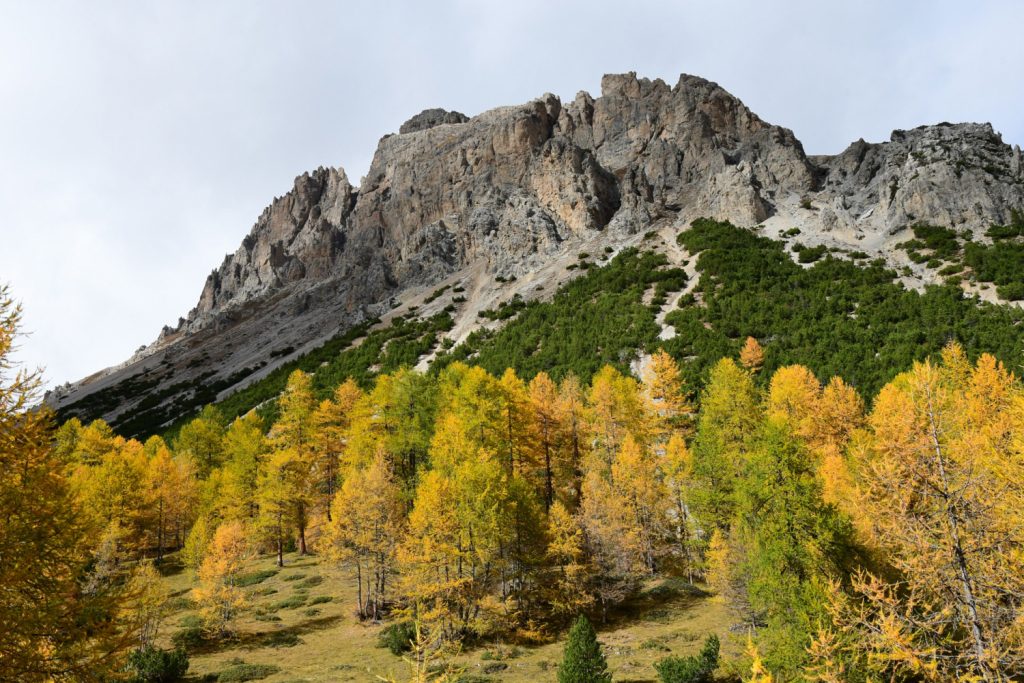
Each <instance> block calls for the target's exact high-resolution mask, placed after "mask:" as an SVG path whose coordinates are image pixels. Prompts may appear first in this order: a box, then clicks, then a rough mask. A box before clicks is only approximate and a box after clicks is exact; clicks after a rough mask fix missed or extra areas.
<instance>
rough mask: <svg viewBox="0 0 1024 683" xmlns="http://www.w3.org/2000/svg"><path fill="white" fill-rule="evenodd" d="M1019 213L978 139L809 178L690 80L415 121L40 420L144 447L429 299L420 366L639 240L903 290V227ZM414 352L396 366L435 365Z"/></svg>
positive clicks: (295, 199)
mask: <svg viewBox="0 0 1024 683" xmlns="http://www.w3.org/2000/svg"><path fill="white" fill-rule="evenodd" d="M1021 207H1024V170H1022V163H1021V154H1020V150H1019V148H1011V147H1010V146H1008V145H1005V144H1004V143H1002V141H1001V139H1000V138H999V136H998V134H996V133H995V132H994V131H993V130H992V129H991V127H990V126H987V125H982V124H956V125H951V124H938V125H934V126H925V127H921V128H917V129H914V130H910V131H896V132H894V133H893V135H892V138H891V140H890V141H889V142H885V143H880V144H870V143H866V142H864V141H858V142H856V143H854V144H853V145H851V146H850V148H849V149H847V150H846V151H844V152H843V153H841V154H839V155H835V156H831V157H821V156H815V157H808V156H807V155H806V154H805V153H804V150H803V148H802V146H801V144H800V142H799V141H798V140H797V139H796V138H795V136H794V135H793V134H792V132H791V131H789V130H787V129H785V128H781V127H779V126H775V125H771V124H769V123H766V122H764V121H762V120H761V119H760V118H758V117H757V116H756V114H754V113H753V112H751V111H750V110H749V109H747V108H746V107H745V106H744V105H743V104H742V103H741V102H740V101H739V100H738V99H736V98H735V97H733V96H732V95H730V94H729V93H727V92H726V91H725V90H723V89H722V88H721V87H719V86H718V85H716V84H714V83H711V82H708V81H706V80H703V79H700V78H697V77H694V76H685V75H684V76H682V77H680V79H679V81H678V83H677V84H676V85H675V86H673V87H670V86H668V85H667V84H665V83H664V82H662V81H660V80H655V81H650V80H647V79H642V78H637V77H636V75H635V74H625V75H614V76H606V77H605V78H604V79H603V80H602V92H601V95H600V96H599V97H596V98H595V97H592V96H590V95H589V94H587V93H580V94H579V95H577V96H576V98H575V99H574V100H573V101H571V102H566V103H563V102H562V101H561V100H560V99H559V98H557V97H555V96H553V95H545V96H543V97H541V98H539V99H537V100H534V101H533V102H530V103H527V104H525V105H521V106H514V107H504V108H499V109H494V110H491V111H488V112H485V113H483V114H480V115H478V116H474V117H472V118H467V117H464V116H462V115H457V114H456V113H445V112H444V111H443V110H441V111H428V112H425V113H424V114H421V115H418V116H417V117H414V118H413V119H411V120H410V122H409V123H407V124H406V125H404V126H403V127H402V132H400V133H399V134H397V135H387V136H385V137H384V138H382V139H381V141H380V144H379V146H378V148H377V152H376V154H375V156H374V159H373V162H372V164H371V167H370V170H369V172H368V174H367V176H366V178H365V179H363V181H362V182H361V183H360V185H359V187H354V186H353V185H351V184H350V182H349V181H348V178H347V176H346V175H345V173H344V171H343V170H341V169H327V168H321V169H318V170H316V171H314V172H312V173H307V174H304V175H302V176H300V177H299V178H297V179H296V181H295V184H294V187H293V188H292V190H291V191H289V192H288V193H287V194H285V195H284V196H282V197H280V198H277V199H275V200H274V202H273V203H272V204H271V205H270V206H269V207H268V208H267V209H266V210H265V211H264V212H263V214H262V215H261V216H260V218H259V219H258V220H257V222H256V224H255V226H254V227H253V229H252V231H251V232H250V234H249V235H248V236H246V237H245V239H244V240H243V242H242V244H241V246H240V247H239V249H238V250H237V251H236V252H235V253H234V254H231V255H228V256H227V257H226V258H225V260H224V262H223V263H222V264H221V266H220V267H219V268H218V269H216V270H215V271H214V272H213V273H212V274H211V275H210V277H209V278H208V279H207V282H206V284H205V286H204V287H203V291H202V294H201V296H200V299H199V302H198V304H197V306H196V307H195V308H194V309H193V310H192V311H190V312H189V314H188V315H187V316H185V317H184V318H182V319H181V320H180V321H179V323H178V324H177V325H175V326H173V327H168V328H165V329H164V330H163V332H162V333H161V334H160V336H159V338H158V339H157V341H156V342H154V343H153V344H152V345H150V346H149V347H148V348H146V349H143V350H141V351H140V352H139V353H138V354H136V356H134V357H133V358H132V359H129V360H128V361H126V362H125V363H124V364H122V365H120V366H118V367H116V368H111V369H107V370H104V371H101V372H98V373H96V374H95V375H93V376H91V377H89V378H86V379H84V380H82V381H80V382H77V383H75V384H73V385H69V386H66V387H61V388H59V389H57V390H55V391H54V392H52V393H51V394H50V395H49V396H48V399H47V400H48V402H49V403H50V404H51V405H53V406H54V407H55V408H57V409H58V412H59V414H60V415H61V416H62V417H64V418H66V417H70V416H78V417H80V418H83V419H85V420H89V419H92V418H96V417H102V418H104V419H106V420H108V421H110V422H111V423H112V424H113V425H115V426H116V427H117V428H119V429H121V430H122V431H124V432H125V433H126V434H138V435H142V434H147V433H154V432H158V431H162V430H163V429H166V428H167V427H169V426H170V425H171V424H172V423H173V422H174V421H175V420H177V419H179V418H181V417H183V416H186V415H189V414H192V413H194V411H195V410H197V409H198V408H199V407H200V406H202V405H204V404H207V403H210V402H212V401H216V400H224V399H227V398H228V397H229V396H230V395H232V394H234V393H236V392H237V391H238V390H239V389H241V388H243V387H247V386H252V385H253V384H254V383H256V382H258V381H260V380H261V379H263V378H265V377H267V376H269V375H272V374H273V373H274V371H275V369H276V368H279V367H281V366H284V365H286V364H289V363H296V362H300V363H301V362H302V361H299V360H298V359H299V358H301V357H303V356H304V355H306V354H308V353H309V352H310V351H312V350H313V349H316V348H317V347H321V346H323V345H324V344H325V343H328V342H330V343H332V344H334V347H337V346H338V345H339V344H341V343H342V342H338V341H334V342H331V341H330V340H338V339H339V338H340V339H344V338H345V335H346V333H347V332H348V331H349V330H350V329H352V328H353V327H355V326H358V325H361V324H364V323H370V322H373V321H375V320H377V319H381V320H383V321H384V322H385V323H387V322H388V321H390V320H393V319H395V318H396V317H398V316H403V315H408V314H409V313H410V312H414V313H416V314H419V315H422V314H423V313H426V312H430V311H431V310H432V309H431V308H430V307H431V305H433V304H436V303H439V298H434V299H431V297H432V295H433V294H434V292H436V291H443V292H447V291H452V292H455V290H456V289H459V290H461V292H459V293H461V295H462V297H464V298H465V299H466V301H465V302H459V303H460V304H462V305H461V306H459V305H457V304H456V302H453V301H449V304H446V305H453V304H454V305H456V310H453V311H449V312H448V314H450V315H451V316H452V322H451V327H450V329H448V330H435V331H434V332H435V334H436V337H437V338H436V340H435V341H436V344H437V346H438V347H440V346H441V345H447V344H449V343H459V342H463V341H465V340H466V339H468V338H469V336H470V335H471V334H472V333H473V332H475V331H477V330H479V329H484V328H491V327H493V326H495V325H493V324H491V323H485V320H487V318H486V316H485V317H483V318H481V316H479V315H478V313H480V312H481V311H485V310H488V309H493V308H495V307H497V306H499V305H500V304H502V303H506V302H508V301H511V300H512V299H513V298H514V297H515V296H516V295H518V296H519V298H520V299H521V300H522V301H523V302H529V301H533V300H538V299H539V300H547V299H548V298H549V297H551V296H553V295H554V292H555V291H557V290H558V288H559V287H560V286H562V285H564V284H565V283H566V281H567V280H569V279H571V278H572V277H573V276H576V275H579V274H581V273H583V272H585V268H586V264H588V263H594V262H596V261H597V260H598V259H599V258H600V257H603V256H605V255H606V254H615V253H619V252H621V251H623V250H624V249H626V248H629V247H632V246H637V245H639V244H640V243H641V242H643V235H645V234H647V233H648V232H652V231H653V232H656V233H659V234H663V235H665V236H666V242H667V243H668V245H669V246H667V247H666V248H665V249H662V250H661V251H662V253H665V254H666V256H667V257H669V258H670V260H672V259H673V258H674V257H675V256H678V254H676V253H675V252H674V251H672V250H673V249H675V247H674V246H673V245H672V244H671V240H672V239H674V238H675V235H676V234H678V233H679V232H680V231H682V230H684V229H685V228H686V227H687V226H688V225H689V224H690V222H691V221H692V220H694V219H696V218H698V217H710V218H713V219H717V220H730V221H732V222H734V223H735V224H737V225H740V226H744V227H751V228H753V227H755V226H757V227H758V230H759V231H760V232H762V233H763V234H765V235H768V236H774V237H783V236H785V235H789V236H790V237H792V236H793V235H795V234H796V233H795V232H794V231H799V235H800V237H799V241H800V243H801V245H802V246H806V247H809V248H810V249H812V250H815V249H816V250H818V252H820V250H822V249H824V248H830V249H845V250H846V251H847V252H848V253H851V254H861V253H863V254H866V255H867V259H868V260H870V259H874V258H881V259H883V260H884V261H885V263H886V264H888V266H890V267H892V268H895V269H896V271H897V275H898V277H899V279H900V281H901V283H902V284H903V285H904V286H906V287H908V288H911V289H920V288H921V287H923V286H924V285H925V284H929V283H934V282H939V281H941V280H942V279H944V278H945V277H946V274H940V273H939V271H940V270H941V267H940V268H936V267H933V266H934V264H932V265H929V261H931V260H932V259H924V260H922V261H919V260H918V259H916V258H914V256H915V254H917V255H918V256H920V254H921V252H920V251H916V250H902V249H899V248H897V247H898V245H899V244H901V243H904V242H907V241H909V240H910V239H912V238H913V237H914V236H913V234H912V232H911V228H912V226H914V225H916V224H931V225H936V226H939V227H943V228H947V229H951V230H955V231H956V233H957V234H958V235H960V236H961V237H959V238H958V239H961V240H966V238H967V237H970V239H971V240H973V242H974V243H975V244H982V245H984V244H988V243H989V242H990V241H991V239H990V238H989V237H988V236H987V234H986V232H987V231H988V230H989V229H990V228H991V226H993V225H998V226H1010V227H1011V228H1012V226H1013V225H1015V223H1014V214H1013V210H1015V209H1020V208H1021ZM1014 239H1015V238H1014ZM1015 248H1016V247H1012V248H1011V249H1005V248H1004V249H1002V250H1001V251H1002V253H1001V254H1000V255H998V256H997V257H996V258H997V259H998V263H999V264H1002V265H1000V266H995V267H994V268H996V269H997V270H998V271H999V273H1003V274H1004V275H1000V276H998V278H1002V279H1006V277H1007V276H1005V273H1006V272H1013V268H1014V265H1015V264H1016V263H1018V262H1019V258H1020V257H1019V253H1016V252H1014V253H1010V252H1011V251H1012V250H1013V249H1015ZM655 249H658V247H657V246H655ZM609 250H610V251H609ZM818 252H815V251H812V252H811V254H813V253H818ZM581 253H582V254H589V255H593V256H592V257H591V258H589V259H588V258H586V257H584V258H583V259H580V258H579V255H580V254H581ZM971 253H975V252H972V251H971V250H966V251H965V257H966V256H970V254H971ZM975 255H977V254H976V253H975ZM1007 258H1009V260H1008V261H1007ZM682 260H685V259H682ZM577 261H580V262H581V264H580V266H579V267H577V268H576V269H570V268H569V267H570V266H571V265H573V264H574V263H576V262H577ZM673 262H674V261H673ZM992 262H993V261H992V259H988V260H986V263H988V264H991V263H992ZM941 265H942V267H951V266H952V265H953V264H941ZM976 265H977V264H976ZM965 267H970V268H972V271H973V272H975V273H983V274H984V271H985V270H986V268H978V267H975V266H970V264H969V263H968V264H967V265H966V266H965ZM988 270H992V268H988ZM984 277H992V278H997V276H996V275H995V274H994V271H993V273H991V274H988V275H984ZM1009 277H1010V278H1011V279H1012V277H1013V276H1012V275H1010V276H1009ZM998 278H997V279H998ZM976 279H977V278H976ZM964 281H965V282H966V284H965V285H964V287H965V289H966V290H967V291H968V293H970V294H975V293H976V294H978V295H979V296H981V297H982V298H985V299H988V300H993V301H994V300H997V295H1002V298H1003V299H1011V298H1016V294H1017V292H1015V291H1014V290H1013V289H1012V288H1011V289H1007V288H1006V287H1007V284H1006V283H1002V282H996V281H995V280H994V279H993V280H991V281H992V282H994V283H995V284H996V285H998V287H1002V289H1001V290H1000V289H997V287H996V286H992V287H986V286H985V285H984V284H983V283H982V282H978V283H972V282H971V281H970V278H965V280H964ZM446 288H447V289H446ZM428 299H431V300H430V301H427V300H428ZM516 305H518V304H516ZM414 307H416V311H412V309H413V308H414ZM499 320H500V319H499ZM445 340H450V341H445ZM419 343H421V344H422V345H423V347H422V349H420V353H419V354H417V355H415V356H411V357H408V358H407V360H408V361H409V362H410V364H415V363H417V362H420V363H425V361H426V360H427V359H428V358H430V357H431V354H433V353H435V352H436V351H438V350H439V349H438V348H435V347H434V346H430V345H428V344H427V340H426V339H420V340H419ZM334 347H332V348H334ZM406 353H411V351H407V352H406ZM624 360H625V359H624ZM305 362H306V363H309V362H310V361H308V360H307V361H305Z"/></svg>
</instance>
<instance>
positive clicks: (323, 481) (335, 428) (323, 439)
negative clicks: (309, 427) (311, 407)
mask: <svg viewBox="0 0 1024 683" xmlns="http://www.w3.org/2000/svg"><path fill="white" fill-rule="evenodd" d="M362 395H363V392H362V390H360V388H359V385H358V384H356V383H355V380H353V379H351V378H350V379H348V380H346V381H345V382H343V383H341V384H340V385H338V388H337V389H335V390H334V396H333V398H331V399H327V400H325V401H321V402H320V405H319V406H317V409H316V411H314V413H313V467H312V486H313V489H314V494H316V495H318V496H319V501H320V502H319V506H320V507H321V508H322V509H323V511H324V514H325V515H326V517H327V521H331V519H332V515H331V507H332V503H331V502H332V501H333V500H334V494H335V493H337V490H338V479H339V476H340V471H341V462H342V458H343V457H344V453H345V447H346V445H347V443H348V438H347V434H348V431H349V429H350V427H351V425H352V412H353V408H354V407H355V405H356V402H357V401H358V400H359V399H360V397H361V396H362Z"/></svg>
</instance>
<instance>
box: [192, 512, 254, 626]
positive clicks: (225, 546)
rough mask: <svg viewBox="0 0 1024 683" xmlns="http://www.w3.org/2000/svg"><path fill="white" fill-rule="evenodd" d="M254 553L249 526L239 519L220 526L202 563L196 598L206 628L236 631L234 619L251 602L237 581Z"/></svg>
mask: <svg viewBox="0 0 1024 683" xmlns="http://www.w3.org/2000/svg"><path fill="white" fill-rule="evenodd" d="M251 556H252V548H251V546H250V545H249V540H248V535H247V533H246V529H245V526H244V525H243V524H242V523H241V522H239V521H232V522H225V523H224V524H222V525H220V526H219V527H217V531H216V532H215V533H214V534H213V540H212V541H211V542H210V547H209V549H208V550H207V552H206V557H205V558H204V559H203V563H202V565H201V566H200V567H199V582H200V584H199V586H198V587H197V588H195V589H194V590H193V592H192V593H193V598H194V599H195V601H196V603H197V604H198V605H199V613H200V615H201V616H202V618H203V622H204V623H205V625H206V628H207V629H208V630H209V631H210V632H211V633H214V634H216V635H218V636H228V635H231V634H232V633H233V632H234V622H235V619H236V618H237V617H238V614H239V612H241V611H242V610H243V609H245V606H246V604H247V601H246V596H245V591H244V590H242V589H241V588H240V587H239V586H238V585H236V580H237V578H238V575H239V574H240V573H241V571H242V568H243V567H244V565H245V562H246V561H247V560H248V559H249V558H250V557H251Z"/></svg>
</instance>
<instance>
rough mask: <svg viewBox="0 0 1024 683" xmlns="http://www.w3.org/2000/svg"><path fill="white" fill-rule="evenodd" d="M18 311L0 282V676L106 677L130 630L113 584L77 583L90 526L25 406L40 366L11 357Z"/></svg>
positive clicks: (48, 425) (46, 430)
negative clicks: (122, 622)
mask: <svg viewBox="0 0 1024 683" xmlns="http://www.w3.org/2000/svg"><path fill="white" fill-rule="evenodd" d="M20 319H21V309H20V307H19V306H18V305H17V304H16V303H15V302H14V301H12V299H11V298H10V296H9V294H8V292H7V290H6V288H4V287H3V286H0V558H3V561H2V562H0V679H3V680H7V681H19V682H24V683H44V682H47V683H49V682H51V681H58V682H61V683H63V682H67V683H72V682H74V683H79V682H85V683H92V682H94V681H95V682H98V681H103V680H109V677H111V676H113V675H116V670H117V669H118V668H119V667H120V665H121V655H122V654H123V653H124V651H125V650H126V648H127V647H129V646H130V645H131V644H133V642H134V640H135V638H134V634H131V633H126V631H125V630H123V629H121V628H120V626H119V624H118V623H117V622H116V621H115V619H114V618H113V617H114V616H115V615H116V614H117V612H118V611H119V609H120V607H121V604H122V595H123V590H122V588H121V587H119V586H118V585H117V584H113V585H110V584H108V585H107V586H105V587H104V588H103V590H98V591H93V592H86V591H83V590H82V586H81V584H80V580H81V578H82V576H83V575H85V574H87V572H88V568H89V566H90V565H91V564H92V558H91V553H90V548H89V544H90V543H91V542H93V541H94V540H95V533H96V530H95V528H91V527H89V526H88V524H87V520H88V518H87V517H85V516H83V515H82V514H81V509H80V507H79V503H78V501H77V500H76V498H75V496H74V495H73V494H72V492H71V490H70V487H69V485H68V482H67V480H66V479H65V478H64V475H63V470H64V465H65V460H64V457H63V456H60V455H58V454H57V453H55V452H54V450H53V448H52V437H53V429H52V415H51V414H50V413H49V411H47V410H45V409H44V410H33V409H32V407H33V406H34V405H35V404H36V402H37V400H38V398H39V394H38V390H39V375H38V374H37V373H35V372H29V371H25V370H23V369H21V368H19V367H18V366H17V365H15V363H14V361H13V359H12V349H13V348H14V345H15V342H16V339H17V334H18V325H19V321H20Z"/></svg>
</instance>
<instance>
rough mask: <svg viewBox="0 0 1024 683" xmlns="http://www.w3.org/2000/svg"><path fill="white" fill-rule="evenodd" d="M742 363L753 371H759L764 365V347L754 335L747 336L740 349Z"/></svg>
mask: <svg viewBox="0 0 1024 683" xmlns="http://www.w3.org/2000/svg"><path fill="white" fill-rule="evenodd" d="M740 365H742V366H743V367H745V368H746V369H747V370H750V371H751V372H757V371H758V370H760V369H761V366H762V365H764V349H762V348H761V345H760V344H758V343H757V340H756V339H754V338H753V337H747V340H746V341H745V342H744V343H743V348H742V349H740Z"/></svg>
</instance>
